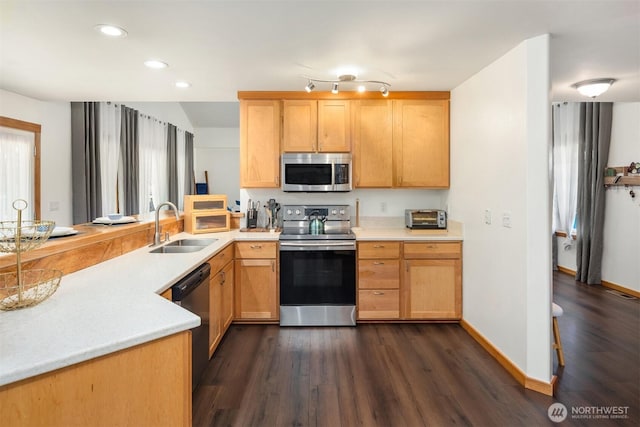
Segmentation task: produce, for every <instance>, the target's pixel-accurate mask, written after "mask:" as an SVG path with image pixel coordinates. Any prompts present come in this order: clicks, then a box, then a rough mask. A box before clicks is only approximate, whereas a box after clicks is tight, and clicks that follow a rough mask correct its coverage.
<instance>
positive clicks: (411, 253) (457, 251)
mask: <svg viewBox="0 0 640 427" xmlns="http://www.w3.org/2000/svg"><path fill="white" fill-rule="evenodd" d="M461 256H462V243H460V242H410V243H405V244H404V257H405V259H420V258H460V257H461Z"/></svg>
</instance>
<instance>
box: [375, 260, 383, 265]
mask: <svg viewBox="0 0 640 427" xmlns="http://www.w3.org/2000/svg"><path fill="white" fill-rule="evenodd" d="M373 265H384V262H382V261H374V262H373Z"/></svg>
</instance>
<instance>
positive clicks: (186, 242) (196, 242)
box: [165, 238, 218, 246]
mask: <svg viewBox="0 0 640 427" xmlns="http://www.w3.org/2000/svg"><path fill="white" fill-rule="evenodd" d="M217 240H218V239H206V238H202V239H180V240H174V241H173V242H169V243H167V244H166V245H165V246H209V245H210V244H212V243H214V242H215V241H217Z"/></svg>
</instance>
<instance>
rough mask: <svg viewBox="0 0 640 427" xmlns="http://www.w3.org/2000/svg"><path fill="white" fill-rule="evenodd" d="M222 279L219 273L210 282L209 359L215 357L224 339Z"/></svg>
mask: <svg viewBox="0 0 640 427" xmlns="http://www.w3.org/2000/svg"><path fill="white" fill-rule="evenodd" d="M221 278H222V275H221V272H219V273H217V274H215V275H213V276H211V279H210V280H209V358H211V356H213V352H214V351H215V349H216V347H217V346H218V343H219V342H220V339H221V338H222V324H221V323H220V309H221V304H220V300H221V299H222V287H221V286H220V281H221Z"/></svg>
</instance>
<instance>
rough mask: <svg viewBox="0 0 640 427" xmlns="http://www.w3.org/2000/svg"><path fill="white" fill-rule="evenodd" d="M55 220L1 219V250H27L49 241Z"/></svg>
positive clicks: (14, 251) (15, 251)
mask: <svg viewBox="0 0 640 427" xmlns="http://www.w3.org/2000/svg"><path fill="white" fill-rule="evenodd" d="M55 226H56V223H55V222H54V221H0V252H13V253H17V252H26V251H30V250H32V249H35V248H37V247H38V246H40V245H42V244H43V243H44V242H46V241H47V239H48V238H49V236H50V235H51V232H52V231H53V229H54V228H55Z"/></svg>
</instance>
